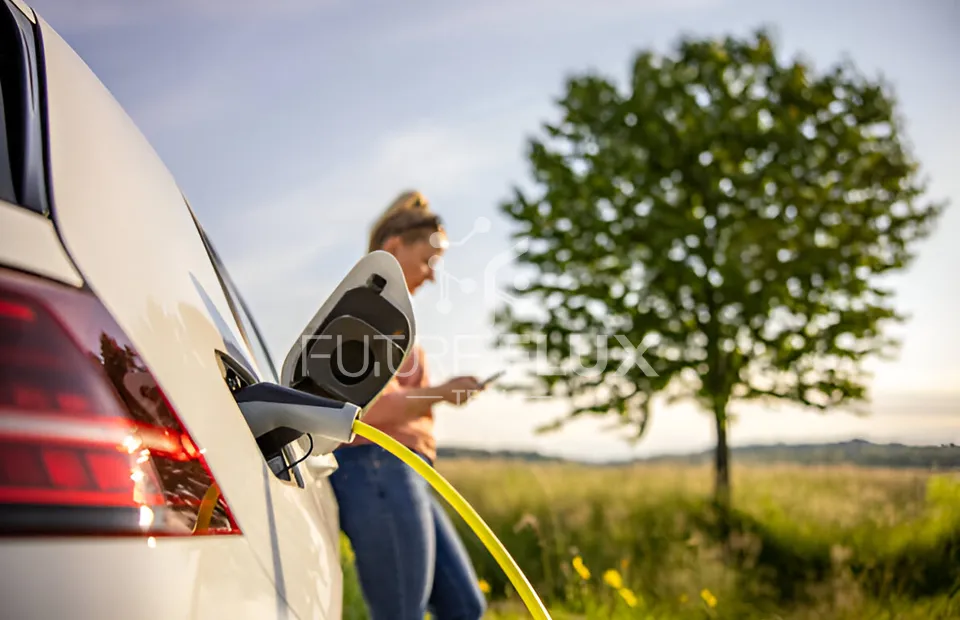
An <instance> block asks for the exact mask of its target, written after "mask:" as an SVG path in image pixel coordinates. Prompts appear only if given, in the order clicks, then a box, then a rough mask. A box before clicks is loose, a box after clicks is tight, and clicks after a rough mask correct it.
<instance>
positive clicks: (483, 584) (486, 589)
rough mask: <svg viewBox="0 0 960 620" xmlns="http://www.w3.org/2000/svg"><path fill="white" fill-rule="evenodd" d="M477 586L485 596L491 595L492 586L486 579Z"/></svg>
mask: <svg viewBox="0 0 960 620" xmlns="http://www.w3.org/2000/svg"><path fill="white" fill-rule="evenodd" d="M477 586H478V587H479V588H480V591H481V592H483V593H484V594H490V584H489V583H487V580H486V579H481V580H480V581H478V582H477Z"/></svg>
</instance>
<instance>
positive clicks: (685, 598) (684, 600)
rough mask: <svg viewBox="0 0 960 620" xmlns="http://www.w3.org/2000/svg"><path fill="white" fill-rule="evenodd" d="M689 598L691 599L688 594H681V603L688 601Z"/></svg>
mask: <svg viewBox="0 0 960 620" xmlns="http://www.w3.org/2000/svg"><path fill="white" fill-rule="evenodd" d="M689 600H690V598H689V597H688V596H687V595H686V594H681V595H680V602H681V603H686V602H687V601H689Z"/></svg>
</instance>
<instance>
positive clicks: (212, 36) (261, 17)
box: [31, 0, 960, 460]
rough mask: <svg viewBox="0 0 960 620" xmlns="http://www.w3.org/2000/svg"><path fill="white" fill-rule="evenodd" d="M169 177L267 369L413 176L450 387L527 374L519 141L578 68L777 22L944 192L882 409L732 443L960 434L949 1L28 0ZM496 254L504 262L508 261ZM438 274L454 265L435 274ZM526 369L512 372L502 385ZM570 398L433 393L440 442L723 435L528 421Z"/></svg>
mask: <svg viewBox="0 0 960 620" xmlns="http://www.w3.org/2000/svg"><path fill="white" fill-rule="evenodd" d="M31 5H32V6H33V7H34V8H35V9H36V10H37V12H38V13H39V14H40V15H41V16H42V17H43V18H44V19H45V20H46V21H48V22H49V23H50V24H51V25H52V26H53V27H54V28H55V29H56V30H57V31H58V32H59V33H60V35H61V36H62V37H63V38H64V39H66V41H67V42H68V43H69V44H70V45H71V46H73V48H74V49H75V50H76V51H77V53H78V54H79V55H80V56H81V57H82V58H83V59H84V60H85V61H86V63H87V64H88V65H89V66H90V67H91V68H92V69H93V71H94V72H95V73H96V74H97V75H98V77H99V78H100V79H101V81H102V82H103V83H104V84H105V85H106V86H107V88H109V89H110V90H111V92H112V93H113V94H114V96H115V97H116V98H117V100H118V101H119V102H120V103H121V105H122V106H123V107H124V108H125V110H126V111H127V113H128V114H129V115H130V116H131V118H132V119H133V120H134V121H135V122H136V123H137V125H138V126H139V127H140V129H141V131H142V132H143V133H144V135H146V136H147V138H148V139H149V140H150V141H151V143H152V144H153V146H154V148H156V150H157V151H158V153H159V154H160V156H161V157H162V158H163V160H164V161H165V162H166V164H167V166H168V167H169V168H170V170H171V171H172V172H173V174H174V176H175V177H176V178H177V179H178V182H179V183H180V186H181V188H182V189H183V191H184V193H185V195H186V196H187V197H188V199H189V200H190V203H191V205H192V206H193V208H194V210H195V211H196V212H197V215H198V217H199V218H200V220H201V221H202V223H203V225H204V227H205V228H206V230H207V232H208V233H209V235H210V237H211V238H212V240H213V243H214V244H215V245H216V246H217V249H218V251H219V253H220V254H221V255H222V257H223V259H224V261H225V262H226V264H227V267H228V269H229V270H230V272H231V275H232V276H233V278H234V279H235V280H236V281H237V283H238V285H239V287H240V289H241V290H242V292H243V294H244V296H245V298H246V300H247V303H248V305H249V306H250V307H251V309H252V311H253V313H254V315H255V318H256V320H257V322H258V324H259V326H260V329H261V331H262V332H263V334H264V336H265V338H266V340H267V346H268V348H269V350H270V351H271V353H272V355H273V357H274V361H275V363H276V365H277V366H278V367H279V365H280V364H281V363H282V361H283V358H284V356H285V355H286V353H287V351H288V349H289V348H290V346H291V345H292V344H293V341H294V339H295V338H296V337H297V335H298V334H299V332H300V330H301V329H302V328H303V326H304V324H305V323H306V322H307V320H308V319H309V318H310V317H311V316H312V315H313V314H314V312H315V311H316V309H317V308H318V307H319V306H320V305H321V304H322V303H323V301H324V300H325V299H326V297H327V295H328V294H329V293H330V292H332V290H333V288H334V287H335V286H336V284H337V283H338V282H339V280H340V278H342V277H343V276H344V275H346V273H347V271H348V270H349V269H350V268H351V267H352V265H353V264H354V263H355V262H356V261H357V260H359V259H360V258H361V257H362V255H363V253H364V251H365V240H366V238H367V234H368V230H369V226H370V224H371V223H372V221H373V220H374V219H375V218H376V216H377V215H378V214H379V213H380V212H381V211H382V210H383V209H384V208H385V207H386V205H387V204H388V203H389V202H390V201H391V200H392V198H393V197H394V196H395V195H396V194H398V193H399V192H400V191H402V190H405V189H408V188H416V189H419V190H421V191H422V192H423V193H424V194H426V195H427V197H428V198H429V199H430V201H431V203H432V205H433V207H434V208H435V210H437V211H438V212H440V213H441V214H442V215H443V217H444V220H445V222H446V223H447V228H448V231H449V235H450V238H451V241H452V247H451V248H450V249H449V250H448V252H447V255H446V257H445V259H444V263H443V271H442V273H441V277H440V280H439V281H438V282H437V283H436V284H433V285H428V286H427V287H426V289H425V290H423V291H422V292H420V293H418V294H417V295H416V297H415V298H414V302H415V306H416V310H417V325H418V331H419V333H420V335H421V339H422V342H423V344H424V347H425V348H426V350H427V353H428V357H429V359H430V363H431V366H432V369H433V374H434V376H435V378H436V379H437V380H443V379H445V378H447V377H450V376H452V375H453V374H455V373H456V374H476V375H480V376H485V375H488V374H492V373H493V372H495V371H497V370H500V369H506V370H508V371H509V370H511V369H513V368H515V364H514V363H513V362H512V361H511V360H512V359H513V358H512V357H510V356H508V355H506V354H504V353H503V352H500V351H496V350H494V349H493V348H492V346H491V340H492V332H491V328H490V314H491V312H492V310H493V308H494V306H495V304H497V303H498V302H499V301H500V300H499V299H498V298H497V295H496V294H494V293H492V292H491V291H493V290H494V289H492V288H490V287H488V286H486V283H487V282H494V283H496V284H497V285H502V284H504V283H507V282H509V281H511V279H512V278H513V277H514V274H513V272H512V266H511V264H510V261H509V257H510V255H511V254H510V252H511V244H510V241H509V233H510V228H509V226H508V223H507V221H506V220H505V219H504V218H502V217H501V216H500V215H499V214H498V212H497V208H496V207H497V204H498V203H499V202H500V201H502V200H504V199H506V198H507V197H508V196H509V194H510V191H511V188H512V187H513V186H514V185H516V184H521V185H522V184H526V183H528V173H529V170H528V168H527V166H526V163H525V161H524V147H525V140H526V139H527V137H528V136H530V135H531V134H533V133H535V132H536V131H537V130H538V127H539V126H540V124H541V123H542V122H544V121H546V120H549V119H551V118H552V117H553V115H554V114H555V108H554V106H553V101H554V100H555V99H556V98H557V97H558V96H559V95H560V93H561V89H562V87H563V83H564V80H565V79H566V77H567V76H569V75H571V74H573V73H578V72H582V71H585V70H595V71H600V72H602V73H604V74H606V75H609V76H611V77H614V78H615V79H618V80H619V79H623V78H624V77H625V75H626V71H627V68H628V66H629V64H630V60H631V57H632V56H633V55H634V54H635V53H636V52H637V51H639V50H641V49H644V48H653V49H655V50H657V51H660V52H666V51H668V50H669V48H670V47H671V46H672V45H673V44H674V43H675V42H676V40H677V38H678V37H679V36H680V35H681V34H696V35H704V36H723V35H726V34H735V35H745V34H747V33H748V32H750V31H751V30H753V29H755V28H757V27H759V26H761V25H766V26H769V27H771V28H772V29H773V31H774V33H775V34H776V37H777V40H778V42H779V43H780V45H782V47H783V49H784V50H785V51H786V52H787V53H788V54H789V55H791V56H793V55H794V54H797V53H802V54H803V55H804V56H805V57H806V58H808V59H810V60H811V61H812V62H813V65H814V68H815V69H822V68H824V67H826V66H828V65H830V64H833V63H835V62H837V61H839V60H841V59H842V58H844V57H849V58H851V59H852V60H853V61H854V62H855V63H856V64H857V66H858V67H859V68H860V69H861V70H863V71H865V72H867V73H868V74H869V75H874V76H875V75H878V74H882V75H883V76H884V77H885V78H886V79H887V80H889V81H890V82H891V83H892V84H893V86H894V88H895V89H896V92H897V95H898V98H899V101H900V104H901V111H902V113H903V115H904V117H905V119H906V130H907V135H908V136H909V138H910V141H911V144H912V147H913V149H914V152H915V154H916V155H917V157H918V158H919V159H920V161H921V162H922V164H923V166H924V170H925V173H926V175H927V176H928V177H929V179H930V181H931V185H930V189H931V197H933V198H937V199H948V200H950V201H951V203H953V206H952V207H951V208H949V209H948V210H947V212H946V213H945V215H944V216H943V218H942V220H941V222H940V225H939V227H938V231H937V232H936V234H935V235H934V236H933V237H931V238H930V239H928V240H927V241H926V242H925V243H924V244H923V245H922V246H921V248H920V255H919V257H918V259H917V260H916V262H915V263H914V264H913V266H912V267H911V269H910V270H909V271H908V272H907V273H905V274H903V275H902V276H900V277H898V278H897V279H896V290H897V294H898V306H899V308H900V309H901V310H903V311H905V312H907V313H908V314H909V315H910V317H911V318H910V321H909V323H908V324H907V325H906V326H904V327H903V328H900V329H898V330H897V333H898V334H900V335H902V337H903V338H904V346H903V348H902V349H901V351H900V353H899V355H898V358H897V359H896V360H895V361H892V362H884V363H882V364H874V365H872V366H871V368H872V369H873V370H874V372H875V376H874V381H873V384H872V405H871V407H872V410H871V415H869V416H866V417H856V416H853V415H849V414H844V413H832V414H829V415H824V414H819V413H811V412H804V411H799V410H793V409H790V408H785V407H782V408H780V409H773V408H770V407H757V406H738V407H736V408H735V409H734V411H735V413H736V414H737V416H738V417H737V422H736V423H735V424H734V426H733V428H732V429H731V432H730V437H731V443H732V444H733V445H743V444H748V443H758V442H762V443H769V442H780V441H782V442H789V443H795V442H807V441H825V440H831V441H832V440H844V439H850V438H865V439H871V440H875V441H899V442H904V443H945V442H956V443H960V417H958V416H960V381H958V379H960V353H958V352H960V329H958V326H957V325H958V322H957V320H956V314H957V310H958V309H960V278H957V276H956V273H957V267H958V266H960V243H957V241H956V240H957V239H958V238H960V204H958V203H960V175H957V174H956V166H957V161H960V159H958V154H960V153H958V150H960V147H958V144H960V115H957V114H956V102H957V101H958V99H960V70H958V67H957V64H958V59H960V40H958V39H957V38H956V36H955V33H954V30H955V27H956V25H957V24H960V5H958V4H957V3H955V2H942V1H938V0H929V1H925V2H924V1H918V2H909V3H908V2H888V1H884V0H873V1H862V0H850V1H845V2H825V1H821V0H814V1H810V2H804V3H795V2H786V1H774V2H770V1H766V2H758V1H742V0H632V1H627V0H593V1H592V2H589V3H588V2H583V1H580V2H576V1H574V0H552V1H549V2H548V1H546V0H525V1H524V0H486V1H484V2H467V1H462V0H446V1H426V2H419V1H418V2H412V1H411V2H402V3H401V2H388V1H386V0H373V1H367V2H362V3H361V2H348V1H346V0H270V1H269V2H268V1H265V0H261V1H260V2H252V1H250V0H201V1H196V2H190V1H188V0H166V1H160V0H153V1H149V2H148V1H147V0H139V1H131V0H34V1H33V2H32V3H31ZM494 266H496V267H497V268H496V269H494ZM444 274H445V275H446V276H448V277H444ZM510 376H511V375H510V374H509V373H508V377H510ZM567 407H568V404H567V403H565V402H563V401H540V402H536V403H532V404H531V403H527V402H525V401H523V400H522V399H521V398H520V397H518V396H507V395H505V394H503V393H499V392H497V391H496V390H492V391H489V392H487V393H484V394H483V395H482V396H480V397H478V398H477V399H476V400H474V401H473V402H472V403H470V404H469V405H468V406H466V407H463V408H460V409H453V408H450V407H438V409H437V412H436V413H437V433H438V441H439V442H440V444H441V445H446V446H453V445H457V446H471V447H481V448H490V449H496V448H504V449H505V448H510V449H527V450H538V451H540V452H544V453H548V454H556V455H563V456H567V457H571V458H577V459H583V460H607V459H620V458H629V457H632V456H645V455H650V454H658V453H665V452H685V451H690V450H700V449H705V448H707V447H709V446H711V445H712V444H713V442H714V440H715V437H714V431H713V428H712V424H711V423H710V419H709V418H708V417H706V416H705V415H704V414H703V413H701V412H699V411H696V410H695V409H692V408H690V407H688V406H683V405H680V406H675V407H670V408H666V407H659V408H656V409H655V410H654V416H653V421H652V423H651V425H650V427H649V429H648V431H647V434H646V435H645V437H644V438H643V440H642V441H640V442H638V443H636V444H630V443H629V442H627V441H625V439H624V437H623V435H622V432H621V431H617V430H616V429H611V424H610V422H611V420H609V419H608V420H592V419H588V420H582V421H578V422H577V423H575V424H571V425H570V426H568V427H566V429H565V430H563V431H561V432H558V433H553V434H549V435H537V434H535V433H534V432H533V431H534V428H535V427H536V426H538V425H540V424H542V423H544V422H546V421H549V420H551V419H553V418H555V417H557V416H560V415H562V414H563V413H564V412H565V411H566V410H567Z"/></svg>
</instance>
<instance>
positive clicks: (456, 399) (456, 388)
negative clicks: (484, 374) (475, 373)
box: [434, 377, 483, 405]
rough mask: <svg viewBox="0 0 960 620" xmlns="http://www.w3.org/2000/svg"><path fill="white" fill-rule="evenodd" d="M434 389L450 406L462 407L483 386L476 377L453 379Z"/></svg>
mask: <svg viewBox="0 0 960 620" xmlns="http://www.w3.org/2000/svg"><path fill="white" fill-rule="evenodd" d="M434 389H435V390H436V391H437V393H438V395H439V396H440V398H441V399H442V400H443V401H445V402H448V403H450V404H451V405H464V404H466V402H467V401H468V400H470V398H472V397H473V395H474V394H475V393H477V392H479V391H481V390H482V389H483V386H482V385H481V383H480V380H479V379H477V378H476V377H454V378H452V379H450V380H449V381H447V382H445V383H441V384H440V385H438V386H436V387H435V388H434Z"/></svg>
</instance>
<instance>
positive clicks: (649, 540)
mask: <svg viewBox="0 0 960 620" xmlns="http://www.w3.org/2000/svg"><path fill="white" fill-rule="evenodd" d="M439 467H440V470H441V472H442V473H443V474H444V475H445V476H446V477H447V478H448V479H449V480H450V481H451V482H452V483H453V484H454V485H455V486H456V487H457V489H458V490H459V491H460V492H461V493H462V494H463V495H464V496H465V497H466V498H467V499H468V500H469V501H470V502H471V503H472V504H473V505H474V506H475V507H476V508H477V510H478V511H479V512H480V514H481V515H482V516H483V517H484V519H485V520H486V521H487V522H488V523H489V524H490V526H491V528H493V530H494V531H495V532H496V534H497V536H498V537H499V538H500V539H501V540H502V541H503V543H504V544H505V545H506V547H507V548H508V549H509V550H510V553H511V554H512V555H513V556H514V558H515V559H516V560H517V563H518V564H519V565H520V566H521V568H522V569H523V571H524V572H525V573H526V575H527V577H528V578H529V579H530V580H531V582H532V583H533V585H534V587H535V588H536V589H537V591H538V592H539V593H540V596H541V597H542V598H543V599H544V601H545V602H546V603H547V604H548V606H550V607H551V611H552V612H553V613H555V614H556V615H555V617H556V618H557V619H558V620H559V619H560V618H610V619H615V618H641V619H644V618H647V617H652V618H744V619H752V618H757V619H760V618H764V619H766V618H770V619H774V618H781V619H790V620H801V619H803V620H805V619H808V618H809V619H814V618H817V619H819V618H837V619H847V618H849V619H851V620H853V619H856V620H861V619H867V618H877V619H891V620H892V619H894V618H903V619H913V618H916V619H917V620H919V619H921V618H922V619H923V620H928V619H931V618H960V477H958V476H957V475H956V474H939V475H934V474H932V473H929V472H923V471H904V470H867V469H858V468H853V467H837V466H832V467H824V468H818V467H802V466H792V465H771V466H742V467H736V468H735V469H734V470H733V489H734V496H733V505H734V513H733V515H732V516H731V519H730V524H731V526H732V533H731V535H730V536H729V538H727V539H726V541H725V542H724V539H723V538H722V537H721V536H720V533H719V532H720V531H721V528H720V527H719V523H718V520H717V518H716V515H715V513H714V511H713V509H712V506H711V503H710V501H709V498H710V484H711V472H710V470H709V469H708V468H706V467H703V468H701V467H693V466H690V467H683V466H673V465H670V466H667V465H663V466H660V465H635V466H624V467H589V466H584V465H575V464H563V463H546V464H544V463H536V464H530V463H521V462H516V461H511V462H507V461H503V462H500V461H487V460H482V461H471V460H460V459H458V460H448V461H446V462H441V463H440V465H439ZM455 521H456V523H457V524H458V527H460V528H461V533H462V535H463V537H464V540H465V542H466V544H467V547H468V549H469V551H470V553H471V556H472V557H473V560H474V562H475V565H476V567H477V570H478V573H479V576H480V578H481V579H482V581H483V583H484V585H485V587H488V588H489V597H490V599H491V604H492V608H493V609H494V611H493V612H492V613H491V617H496V618H512V617H518V618H522V617H526V616H525V614H524V612H523V609H522V607H519V603H518V597H517V596H516V594H515V593H514V592H513V591H512V588H511V587H510V585H509V582H508V581H507V579H506V577H505V576H504V574H503V571H502V570H501V569H500V567H499V566H498V565H497V564H496V562H495V561H494V560H493V558H492V557H491V556H490V555H489V554H488V553H487V552H486V550H485V549H484V548H483V547H482V546H481V545H480V543H479V541H478V540H477V539H476V536H475V535H474V534H473V533H472V532H471V531H470V530H469V529H468V528H467V527H466V526H465V525H464V524H463V523H462V521H461V520H460V519H459V518H455ZM345 563H346V565H347V570H348V571H349V570H351V567H350V566H349V559H348V560H347V561H346V562H345ZM348 577H349V575H348ZM348 589H349V590H348V597H347V599H348V600H347V605H348V609H349V614H354V615H345V617H350V618H361V617H364V612H363V610H362V599H361V597H360V594H359V590H358V589H357V588H356V586H355V584H351V585H349V586H348Z"/></svg>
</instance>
